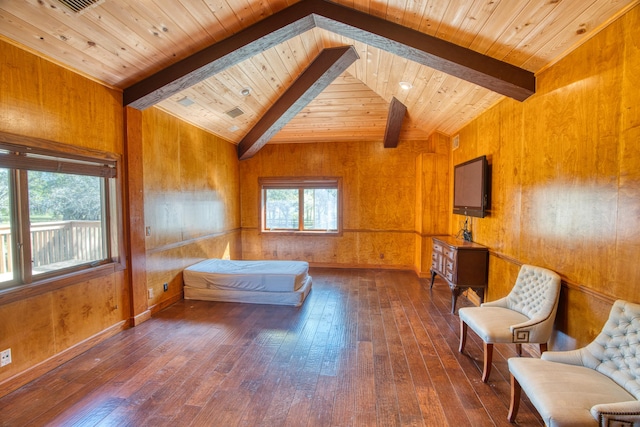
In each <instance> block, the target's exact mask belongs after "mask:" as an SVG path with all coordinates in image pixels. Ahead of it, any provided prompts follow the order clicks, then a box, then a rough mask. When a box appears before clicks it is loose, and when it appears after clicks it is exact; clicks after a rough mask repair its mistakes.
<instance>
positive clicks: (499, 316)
mask: <svg viewBox="0 0 640 427" xmlns="http://www.w3.org/2000/svg"><path fill="white" fill-rule="evenodd" d="M458 316H459V317H460V320H462V321H464V323H466V324H467V326H469V327H470V328H471V329H473V331H474V332H475V333H476V334H477V335H478V336H479V337H480V338H482V340H483V341H484V342H488V343H512V342H513V334H512V333H511V329H510V328H509V325H517V324H518V323H522V322H526V321H527V320H529V318H528V317H527V316H525V315H524V314H521V313H518V312H517V311H513V310H509V309H508V308H502V307H463V308H461V309H459V310H458Z"/></svg>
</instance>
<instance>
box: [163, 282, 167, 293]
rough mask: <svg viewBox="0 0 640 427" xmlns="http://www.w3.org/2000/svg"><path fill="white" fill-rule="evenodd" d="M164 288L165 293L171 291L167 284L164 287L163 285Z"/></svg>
mask: <svg viewBox="0 0 640 427" xmlns="http://www.w3.org/2000/svg"><path fill="white" fill-rule="evenodd" d="M162 288H163V289H164V291H165V292H167V291H168V290H169V284H168V283H165V284H164V285H162Z"/></svg>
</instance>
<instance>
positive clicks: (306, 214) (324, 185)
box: [260, 178, 341, 234]
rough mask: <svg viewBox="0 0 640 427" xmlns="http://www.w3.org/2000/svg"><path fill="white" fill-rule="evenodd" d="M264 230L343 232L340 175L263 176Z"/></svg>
mask: <svg viewBox="0 0 640 427" xmlns="http://www.w3.org/2000/svg"><path fill="white" fill-rule="evenodd" d="M260 187H261V189H262V205H261V206H262V209H261V217H262V220H261V223H262V231H263V232H292V233H318V234H319V233H334V234H335V233H339V232H340V231H341V224H340V222H341V221H340V219H341V215H340V204H341V203H340V197H341V194H340V192H341V180H340V179H339V178H261V179H260Z"/></svg>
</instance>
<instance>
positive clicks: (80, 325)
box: [51, 276, 120, 353]
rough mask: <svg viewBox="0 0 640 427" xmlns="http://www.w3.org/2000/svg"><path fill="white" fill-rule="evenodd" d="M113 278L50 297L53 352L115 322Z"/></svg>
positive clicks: (70, 345) (59, 350) (67, 289)
mask: <svg viewBox="0 0 640 427" xmlns="http://www.w3.org/2000/svg"><path fill="white" fill-rule="evenodd" d="M114 287H115V280H114V278H113V277H112V276H106V277H104V278H99V279H94V280H91V281H89V282H84V283H81V284H79V285H78V286H67V287H66V288H62V289H58V290H57V291H55V292H54V293H53V295H52V308H53V313H52V314H53V325H54V329H53V334H52V336H51V338H52V339H53V341H54V345H55V348H54V352H55V353H60V352H61V351H63V350H65V349H67V348H70V347H72V346H74V345H76V344H78V343H79V342H81V341H83V340H84V339H85V338H86V337H90V336H93V335H95V334H97V333H99V332H100V331H103V330H105V329H107V328H108V327H109V326H111V325H113V324H115V323H116V322H117V321H118V320H120V319H118V316H117V315H118V304H119V303H120V302H119V301H116V299H115V298H116V296H117V294H116V292H115V288H114Z"/></svg>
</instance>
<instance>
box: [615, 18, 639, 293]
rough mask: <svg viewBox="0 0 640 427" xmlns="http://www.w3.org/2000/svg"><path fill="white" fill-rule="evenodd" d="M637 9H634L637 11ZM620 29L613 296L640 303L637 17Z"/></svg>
mask: <svg viewBox="0 0 640 427" xmlns="http://www.w3.org/2000/svg"><path fill="white" fill-rule="evenodd" d="M636 9H637V8H636ZM618 24H619V25H621V26H622V30H621V31H622V33H623V37H622V40H623V42H624V65H623V71H622V75H623V78H622V89H621V91H620V92H621V93H620V113H621V116H620V152H619V155H620V157H619V158H620V177H619V180H618V186H619V191H618V195H619V199H618V207H619V208H618V217H617V238H616V251H615V261H614V262H615V274H614V275H615V285H614V286H615V290H614V292H613V294H614V295H626V298H628V299H630V300H631V301H635V302H639V301H640V286H637V285H636V283H637V282H638V278H639V277H640V263H638V262H636V261H635V260H637V258H638V254H640V227H639V224H638V218H640V144H638V141H640V108H639V107H638V106H639V105H640V93H639V91H638V87H640V75H639V74H638V72H637V71H636V70H638V69H640V68H638V67H640V42H639V37H638V31H637V28H638V26H639V25H640V13H638V12H636V11H634V13H629V14H627V15H625V16H624V18H622V19H621V22H619V23H616V25H618Z"/></svg>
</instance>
